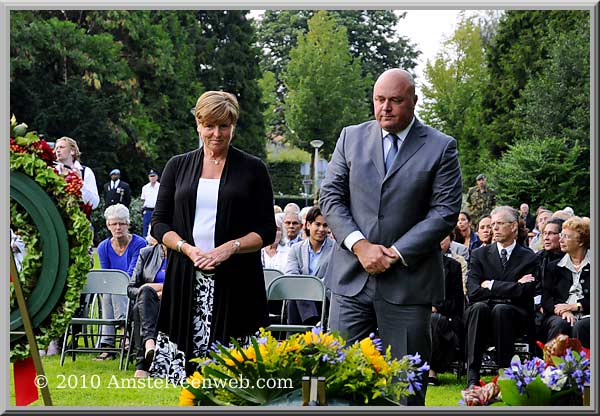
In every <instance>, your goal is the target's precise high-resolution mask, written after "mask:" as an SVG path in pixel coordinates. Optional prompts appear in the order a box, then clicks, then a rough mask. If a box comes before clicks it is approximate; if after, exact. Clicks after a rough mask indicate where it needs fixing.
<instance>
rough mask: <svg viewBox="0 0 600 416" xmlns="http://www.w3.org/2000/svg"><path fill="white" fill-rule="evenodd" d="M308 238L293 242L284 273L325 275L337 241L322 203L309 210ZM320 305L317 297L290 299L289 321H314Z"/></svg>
mask: <svg viewBox="0 0 600 416" xmlns="http://www.w3.org/2000/svg"><path fill="white" fill-rule="evenodd" d="M306 228H307V231H308V233H309V234H308V238H307V239H306V240H304V241H302V242H301V243H299V244H294V245H293V246H292V247H291V249H290V252H289V254H288V261H287V265H286V267H285V274H308V275H312V276H317V277H320V278H321V279H322V278H323V276H324V275H325V271H326V270H327V265H328V263H329V257H330V256H331V252H332V250H333V245H334V242H333V240H331V239H330V238H329V237H328V236H327V234H328V233H329V226H328V225H327V222H325V217H323V214H322V213H321V209H319V207H316V206H315V207H312V208H311V209H310V211H308V214H306ZM320 308H321V305H319V304H317V302H314V301H290V302H288V324H292V325H300V324H301V325H314V324H316V323H317V322H318V321H319V318H320V316H321V313H320V311H321V309H320Z"/></svg>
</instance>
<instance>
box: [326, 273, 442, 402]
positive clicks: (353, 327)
mask: <svg viewBox="0 0 600 416" xmlns="http://www.w3.org/2000/svg"><path fill="white" fill-rule="evenodd" d="M376 279H377V277H374V276H370V277H369V279H368V280H367V283H366V284H365V287H363V289H362V290H361V291H360V292H359V293H358V294H357V295H356V296H352V297H350V296H342V295H338V294H335V293H332V294H331V305H330V306H331V309H330V313H329V328H330V329H332V330H337V331H339V333H340V334H341V335H342V336H343V337H345V338H346V340H347V342H348V344H352V343H354V342H355V341H359V340H362V339H363V338H366V337H368V336H369V334H370V333H372V332H373V333H378V334H379V336H380V337H381V341H382V343H383V348H384V351H385V349H387V347H388V345H391V346H392V356H393V357H394V358H398V359H400V358H402V357H403V356H404V355H406V354H413V355H414V354H415V353H417V352H418V353H419V355H420V356H421V358H422V361H429V357H430V356H431V305H397V304H393V303H389V302H387V301H386V300H385V299H383V297H382V296H381V294H380V293H379V291H378V289H377V281H376ZM424 376H425V380H422V382H423V387H422V388H421V390H420V391H418V392H417V394H416V395H414V396H410V397H409V398H408V399H407V400H406V401H405V403H404V404H408V405H409V406H425V395H426V393H427V379H426V377H427V374H425V375H424Z"/></svg>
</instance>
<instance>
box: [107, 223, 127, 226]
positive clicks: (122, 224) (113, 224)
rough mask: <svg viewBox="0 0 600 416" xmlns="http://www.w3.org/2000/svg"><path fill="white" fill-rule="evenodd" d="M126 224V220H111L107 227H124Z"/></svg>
mask: <svg viewBox="0 0 600 416" xmlns="http://www.w3.org/2000/svg"><path fill="white" fill-rule="evenodd" d="M128 225H129V224H127V223H126V222H112V223H109V224H108V226H109V227H117V226H120V227H126V226H128Z"/></svg>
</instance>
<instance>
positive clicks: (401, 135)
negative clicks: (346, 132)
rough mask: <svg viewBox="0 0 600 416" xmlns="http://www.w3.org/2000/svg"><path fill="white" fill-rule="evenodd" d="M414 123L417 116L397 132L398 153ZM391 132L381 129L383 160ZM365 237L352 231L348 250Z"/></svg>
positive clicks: (346, 239)
mask: <svg viewBox="0 0 600 416" xmlns="http://www.w3.org/2000/svg"><path fill="white" fill-rule="evenodd" d="M414 123H415V118H414V117H413V118H412V120H411V121H410V123H409V124H408V126H407V127H406V128H405V129H404V130H402V131H401V132H400V133H398V134H396V136H398V154H399V153H400V149H401V148H402V143H404V139H406V136H408V132H409V131H410V129H411V127H412V126H413V124H414ZM389 134H390V133H389V132H388V131H386V130H384V129H381V136H382V137H383V160H385V158H386V156H387V154H388V153H389V151H390V149H391V147H392V139H391V138H390V137H388V135H389ZM397 156H398V155H396V157H397ZM364 239H365V236H364V234H363V233H362V232H361V231H360V230H356V231H352V232H351V233H350V234H348V236H347V237H346V238H345V239H344V245H345V246H346V247H347V248H348V250H350V251H352V246H354V244H356V243H357V242H358V241H359V240H364ZM392 248H393V249H394V251H395V252H396V253H397V254H398V256H399V257H400V260H401V261H402V264H404V265H405V266H408V265H407V264H406V262H405V261H404V257H402V254H400V252H399V251H398V249H397V248H396V247H395V246H392Z"/></svg>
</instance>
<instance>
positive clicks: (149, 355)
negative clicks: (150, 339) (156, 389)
mask: <svg viewBox="0 0 600 416" xmlns="http://www.w3.org/2000/svg"><path fill="white" fill-rule="evenodd" d="M152 360H154V349H151V350H147V351H146V353H145V354H144V367H145V368H146V369H149V368H150V366H151V365H152Z"/></svg>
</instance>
